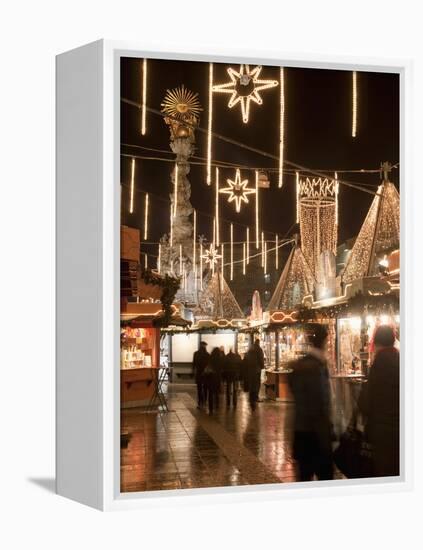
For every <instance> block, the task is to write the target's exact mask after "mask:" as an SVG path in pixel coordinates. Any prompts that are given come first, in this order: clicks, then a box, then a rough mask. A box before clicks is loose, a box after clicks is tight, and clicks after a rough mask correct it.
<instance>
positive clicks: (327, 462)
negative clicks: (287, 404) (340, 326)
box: [289, 323, 333, 481]
mask: <svg viewBox="0 0 423 550" xmlns="http://www.w3.org/2000/svg"><path fill="white" fill-rule="evenodd" d="M309 328H310V332H309V335H308V341H309V344H310V345H311V347H310V349H309V350H308V351H307V353H306V355H305V356H304V357H302V358H301V359H298V361H295V362H293V363H292V365H291V366H292V369H293V372H292V374H291V375H290V377H289V383H290V386H291V391H292V395H293V397H294V400H295V421H294V448H293V454H294V458H295V460H296V461H297V465H298V471H299V478H300V481H310V480H312V479H313V476H316V477H317V479H333V462H332V439H333V438H332V434H333V428H332V422H331V406H330V402H331V398H330V387H329V372H328V368H327V364H326V357H325V353H324V350H325V345H326V340H327V336H328V332H327V329H326V327H325V326H323V325H320V324H317V323H316V324H312V325H310V327H309Z"/></svg>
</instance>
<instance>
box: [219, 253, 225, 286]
mask: <svg viewBox="0 0 423 550" xmlns="http://www.w3.org/2000/svg"><path fill="white" fill-rule="evenodd" d="M221 256H222V268H221V269H222V273H221V277H220V288H221V290H223V277H224V276H225V274H224V268H225V245H224V244H223V243H222V246H221Z"/></svg>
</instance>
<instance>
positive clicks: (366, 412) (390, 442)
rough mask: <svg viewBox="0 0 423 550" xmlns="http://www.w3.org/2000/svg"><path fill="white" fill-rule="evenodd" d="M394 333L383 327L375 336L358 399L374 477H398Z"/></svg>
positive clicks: (378, 329)
mask: <svg viewBox="0 0 423 550" xmlns="http://www.w3.org/2000/svg"><path fill="white" fill-rule="evenodd" d="M394 343H395V333H394V331H393V330H392V328H391V327H389V326H386V325H382V326H380V327H378V328H377V329H376V333H375V336H374V346H375V358H374V361H373V364H372V366H371V368H370V372H369V377H368V381H367V383H366V384H365V386H364V388H363V391H362V393H361V395H360V399H359V403H358V405H359V410H360V412H361V413H362V415H363V419H364V426H365V432H366V435H367V438H368V442H369V443H370V446H371V449H372V454H373V474H374V476H378V477H379V476H398V475H399V454H400V449H399V416H400V413H399V401H400V397H399V386H400V370H399V352H398V350H397V349H396V348H395V347H394Z"/></svg>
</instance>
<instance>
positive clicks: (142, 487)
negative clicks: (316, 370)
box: [121, 386, 296, 492]
mask: <svg viewBox="0 0 423 550" xmlns="http://www.w3.org/2000/svg"><path fill="white" fill-rule="evenodd" d="M194 390H195V387H194V386H183V387H182V386H178V387H177V388H173V389H172V390H171V391H170V392H169V395H168V406H169V412H166V413H158V412H148V413H146V412H145V409H142V408H133V409H125V410H123V411H122V418H121V425H122V431H124V432H128V433H129V434H130V440H129V443H128V446H127V448H122V449H121V492H133V491H154V490H164V489H181V488H200V487H203V488H204V487H228V486H236V485H255V484H264V483H266V484H268V483H282V482H283V483H286V482H294V481H296V471H295V461H294V460H293V458H292V450H291V438H292V428H291V426H292V416H293V412H294V409H293V404H291V403H281V402H274V401H262V402H260V403H259V404H258V407H257V410H256V411H255V412H251V410H250V408H249V405H248V400H247V395H246V394H244V393H243V392H242V393H240V394H239V401H238V406H237V408H236V410H234V409H233V408H230V409H227V408H226V404H225V403H224V399H223V396H221V399H220V406H219V408H218V410H217V411H216V413H215V414H214V415H213V416H209V415H208V414H207V412H206V411H203V410H198V409H197V407H196V401H195V399H194Z"/></svg>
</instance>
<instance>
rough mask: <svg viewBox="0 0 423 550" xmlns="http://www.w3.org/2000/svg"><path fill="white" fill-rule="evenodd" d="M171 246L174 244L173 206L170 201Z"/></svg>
mask: <svg viewBox="0 0 423 550" xmlns="http://www.w3.org/2000/svg"><path fill="white" fill-rule="evenodd" d="M169 240H170V246H173V208H172V203H170V239H169Z"/></svg>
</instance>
